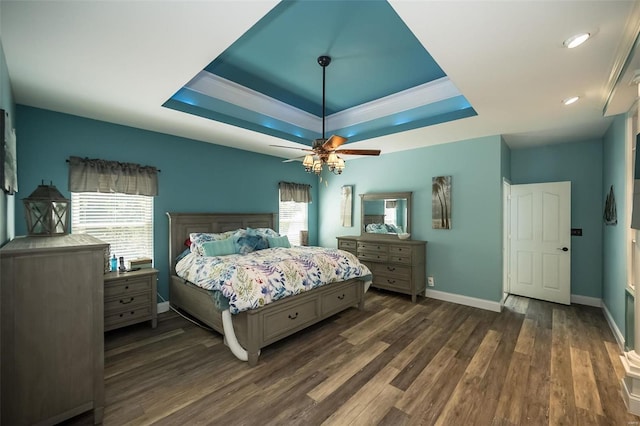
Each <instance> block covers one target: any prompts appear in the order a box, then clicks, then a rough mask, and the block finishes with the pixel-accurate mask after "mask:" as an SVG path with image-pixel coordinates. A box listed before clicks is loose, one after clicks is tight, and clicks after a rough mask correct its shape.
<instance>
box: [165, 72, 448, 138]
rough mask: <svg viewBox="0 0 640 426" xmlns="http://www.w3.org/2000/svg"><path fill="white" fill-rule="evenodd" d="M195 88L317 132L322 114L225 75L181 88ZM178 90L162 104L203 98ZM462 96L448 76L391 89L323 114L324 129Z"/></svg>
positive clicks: (199, 79) (202, 74)
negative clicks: (386, 92) (395, 90)
mask: <svg viewBox="0 0 640 426" xmlns="http://www.w3.org/2000/svg"><path fill="white" fill-rule="evenodd" d="M185 90H187V91H191V92H195V93H197V94H199V95H201V96H203V97H208V98H210V101H215V100H217V101H222V102H225V103H228V104H233V105H235V106H236V107H238V108H240V109H241V110H245V111H253V112H254V113H256V114H258V115H261V116H265V117H270V118H272V119H274V120H276V121H278V122H281V123H287V124H290V125H293V126H295V127H298V128H300V129H303V130H307V131H309V132H313V133H314V134H317V135H318V136H319V135H320V129H321V128H322V117H318V116H315V115H313V114H311V113H308V112H306V111H304V110H301V109H299V108H296V107H293V106H291V105H289V104H286V103H284V102H282V101H279V100H277V99H275V98H272V97H270V96H267V95H265V94H263V93H260V92H257V91H255V90H253V89H250V88H247V87H245V86H242V85H240V84H238V83H235V82H233V81H231V80H228V79H226V78H223V77H220V76H218V75H216V74H213V73H210V72H208V71H201V72H199V73H198V74H197V75H196V76H195V77H194V78H193V79H192V80H191V81H190V82H189V83H187V84H186V85H185V86H184V88H183V89H181V92H183V91H185ZM181 92H178V93H176V94H175V95H174V96H173V97H172V98H171V99H170V101H173V102H169V101H168V102H167V103H165V106H170V105H171V107H175V101H177V102H186V103H189V104H191V105H192V106H195V107H198V106H204V105H200V104H202V103H203V102H205V101H204V100H202V99H201V100H196V99H193V98H191V100H190V101H187V100H186V98H185V97H184V96H182V95H181ZM459 96H461V93H460V91H459V90H458V89H457V87H455V85H454V84H453V83H452V82H451V80H450V79H449V78H448V77H442V78H439V79H437V80H435V81H431V82H428V83H424V84H421V85H418V86H416V87H412V88H410V89H406V90H403V91H402V92H398V93H394V94H391V95H389V96H385V97H383V98H380V99H376V100H374V101H371V102H367V103H365V104H362V105H358V106H356V107H352V108H349V109H346V110H344V111H340V112H337V113H335V114H331V115H329V116H327V117H326V123H325V127H326V131H327V132H333V131H335V130H338V129H346V128H354V127H356V126H358V125H359V124H362V123H367V122H373V121H377V120H380V119H384V118H385V117H389V116H397V115H398V114H399V113H402V112H405V111H411V110H415V109H417V108H420V107H425V106H428V105H435V104H438V103H440V102H442V101H444V100H448V99H453V98H457V97H459Z"/></svg>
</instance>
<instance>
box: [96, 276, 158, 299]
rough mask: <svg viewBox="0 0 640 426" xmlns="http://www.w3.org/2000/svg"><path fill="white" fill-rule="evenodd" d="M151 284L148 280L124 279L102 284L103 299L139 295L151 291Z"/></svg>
mask: <svg viewBox="0 0 640 426" xmlns="http://www.w3.org/2000/svg"><path fill="white" fill-rule="evenodd" d="M150 284H151V282H150V280H149V279H148V278H124V279H119V280H114V281H110V282H105V283H104V297H105V298H111V297H120V296H128V295H130V294H134V293H141V292H144V291H147V292H148V291H149V290H150V289H151V285H150Z"/></svg>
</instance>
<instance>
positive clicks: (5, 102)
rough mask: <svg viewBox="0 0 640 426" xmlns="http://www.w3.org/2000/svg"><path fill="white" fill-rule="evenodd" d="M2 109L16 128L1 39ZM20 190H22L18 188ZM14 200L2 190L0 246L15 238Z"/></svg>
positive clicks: (0, 200)
mask: <svg viewBox="0 0 640 426" xmlns="http://www.w3.org/2000/svg"><path fill="white" fill-rule="evenodd" d="M0 108H1V109H4V110H5V111H9V115H10V117H11V126H12V127H15V125H14V124H13V123H15V114H14V104H13V94H12V92H11V82H10V81H9V70H8V69H7V61H6V59H5V57H4V49H3V48H2V40H1V39H0ZM18 188H20V187H19V186H18ZM14 200H15V195H7V194H6V193H5V192H4V191H2V190H0V246H2V245H3V244H4V243H6V242H7V241H8V240H9V239H11V238H13V236H14V232H15V229H14V223H15V219H14V217H15V216H14V208H13V206H14Z"/></svg>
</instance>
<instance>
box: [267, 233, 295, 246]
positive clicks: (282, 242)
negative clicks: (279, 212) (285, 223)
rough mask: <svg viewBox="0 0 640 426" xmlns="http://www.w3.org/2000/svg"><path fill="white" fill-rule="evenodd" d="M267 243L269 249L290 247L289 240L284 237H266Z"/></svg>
mask: <svg viewBox="0 0 640 426" xmlns="http://www.w3.org/2000/svg"><path fill="white" fill-rule="evenodd" d="M267 241H269V247H285V248H290V247H291V243H289V238H288V237H287V236H286V235H283V236H281V237H267Z"/></svg>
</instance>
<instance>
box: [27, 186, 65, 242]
mask: <svg viewBox="0 0 640 426" xmlns="http://www.w3.org/2000/svg"><path fill="white" fill-rule="evenodd" d="M22 201H23V202H24V215H25V217H26V219H27V232H28V233H29V235H35V236H43V237H54V236H57V235H65V234H68V233H69V207H70V201H69V200H67V199H66V198H64V197H63V196H62V194H61V193H60V192H59V191H58V189H57V188H56V187H55V186H53V182H51V184H50V185H45V184H44V182H43V183H42V185H38V187H37V188H36V190H35V191H33V192H32V193H31V195H29V197H27V198H24V199H23V200H22Z"/></svg>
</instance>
